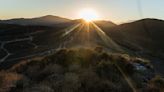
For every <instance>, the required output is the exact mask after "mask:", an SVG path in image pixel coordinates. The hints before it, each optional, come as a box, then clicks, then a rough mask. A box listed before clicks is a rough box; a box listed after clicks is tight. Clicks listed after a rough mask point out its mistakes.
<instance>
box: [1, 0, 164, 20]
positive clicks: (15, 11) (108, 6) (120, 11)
mask: <svg viewBox="0 0 164 92" xmlns="http://www.w3.org/2000/svg"><path fill="white" fill-rule="evenodd" d="M85 8H91V9H93V10H95V11H96V12H97V13H98V15H99V19H102V20H110V21H113V22H116V23H123V22H128V21H133V20H138V19H141V18H158V19H164V0H0V19H11V18H32V17H39V16H44V15H55V16H61V17H65V18H70V19H78V18H79V16H78V14H79V12H80V11H81V10H82V9H85Z"/></svg>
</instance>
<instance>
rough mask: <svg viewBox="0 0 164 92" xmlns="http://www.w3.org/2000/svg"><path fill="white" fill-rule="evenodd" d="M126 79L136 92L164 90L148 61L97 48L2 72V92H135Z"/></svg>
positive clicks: (25, 63) (63, 51) (66, 52)
mask: <svg viewBox="0 0 164 92" xmlns="http://www.w3.org/2000/svg"><path fill="white" fill-rule="evenodd" d="M120 69H121V71H120ZM123 74H124V75H123ZM125 77H126V78H127V79H129V80H130V82H131V84H132V86H133V87H134V89H135V90H136V91H137V92H163V90H164V79H163V78H161V77H160V76H156V75H155V73H154V71H153V67H152V66H151V65H150V63H149V62H148V61H147V60H144V59H141V58H136V57H131V56H129V55H126V54H108V53H106V52H105V51H103V49H102V48H101V47H97V48H95V49H87V48H79V49H61V50H59V51H57V52H55V53H54V54H52V55H50V56H47V57H44V58H43V59H40V60H31V61H23V62H21V63H19V64H17V65H14V66H13V67H12V68H10V69H8V70H3V71H0V92H132V91H133V90H132V88H131V86H130V85H129V83H128V82H127V80H126V79H125Z"/></svg>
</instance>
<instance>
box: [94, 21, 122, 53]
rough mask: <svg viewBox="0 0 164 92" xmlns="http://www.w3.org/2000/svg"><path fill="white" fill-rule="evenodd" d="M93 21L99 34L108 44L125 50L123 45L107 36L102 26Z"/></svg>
mask: <svg viewBox="0 0 164 92" xmlns="http://www.w3.org/2000/svg"><path fill="white" fill-rule="evenodd" d="M91 23H92V24H93V26H94V27H95V29H96V32H97V33H98V35H99V36H100V37H101V39H102V40H103V41H104V42H105V44H106V45H107V46H109V47H112V48H115V49H116V50H118V51H123V50H122V49H121V47H120V46H119V45H117V43H115V42H114V41H113V40H112V39H111V38H110V37H109V36H107V35H106V33H105V32H104V31H103V30H102V29H101V28H100V27H98V26H97V25H96V24H95V23H94V22H91Z"/></svg>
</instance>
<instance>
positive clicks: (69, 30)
mask: <svg viewBox="0 0 164 92" xmlns="http://www.w3.org/2000/svg"><path fill="white" fill-rule="evenodd" d="M80 25H81V23H79V24H75V25H73V26H71V27H70V28H68V29H65V33H64V34H63V35H62V37H64V36H66V35H68V34H70V33H71V32H72V31H74V30H75V29H76V28H78V27H79V26H80Z"/></svg>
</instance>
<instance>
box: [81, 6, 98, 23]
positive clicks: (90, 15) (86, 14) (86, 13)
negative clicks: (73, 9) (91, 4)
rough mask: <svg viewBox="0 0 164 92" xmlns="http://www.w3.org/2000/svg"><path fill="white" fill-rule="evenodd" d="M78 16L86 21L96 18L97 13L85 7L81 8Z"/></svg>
mask: <svg viewBox="0 0 164 92" xmlns="http://www.w3.org/2000/svg"><path fill="white" fill-rule="evenodd" d="M79 16H80V18H82V19H84V20H85V21H86V22H91V21H93V20H97V19H98V14H97V12H96V11H95V10H93V9H90V8H87V9H83V10H81V11H80V13H79Z"/></svg>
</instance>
